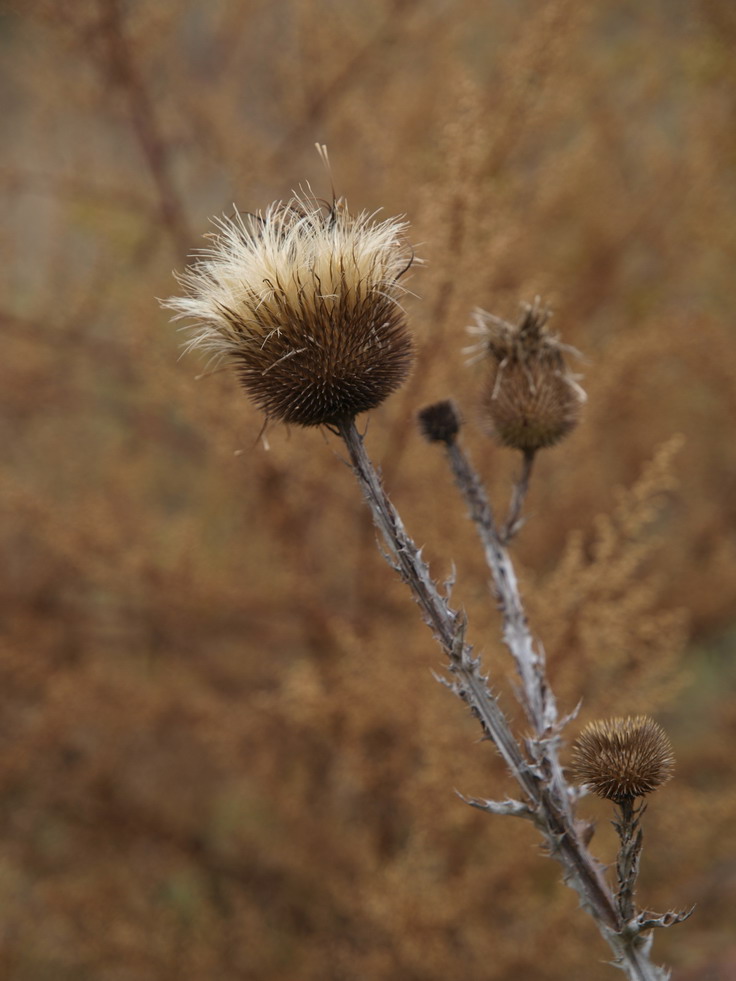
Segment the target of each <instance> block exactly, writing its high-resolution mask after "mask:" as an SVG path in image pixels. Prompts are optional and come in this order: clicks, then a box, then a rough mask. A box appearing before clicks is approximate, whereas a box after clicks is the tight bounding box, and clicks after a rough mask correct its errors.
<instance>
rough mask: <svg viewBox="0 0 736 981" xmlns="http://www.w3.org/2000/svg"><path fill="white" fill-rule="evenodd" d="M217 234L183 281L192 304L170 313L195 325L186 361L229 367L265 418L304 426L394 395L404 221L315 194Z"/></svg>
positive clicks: (401, 356)
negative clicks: (196, 354)
mask: <svg viewBox="0 0 736 981" xmlns="http://www.w3.org/2000/svg"><path fill="white" fill-rule="evenodd" d="M216 225H217V232H216V233H215V234H214V235H213V236H212V240H213V241H212V245H211V247H210V248H209V249H205V250H202V252H201V253H200V254H199V256H198V258H197V259H196V260H195V262H194V264H193V265H192V266H191V267H190V268H189V269H188V270H187V271H186V272H185V273H184V274H183V275H181V276H179V277H178V281H179V282H180V284H181V285H182V286H183V287H184V289H185V290H186V295H185V296H182V297H172V298H170V299H169V300H166V301H165V302H164V306H166V307H168V308H169V309H171V310H174V311H175V313H176V318H175V319H181V318H186V319H189V320H191V321H192V322H193V323H192V325H191V326H190V327H189V328H188V329H189V330H190V331H191V335H190V339H189V342H188V344H187V345H186V349H187V350H199V351H202V352H203V353H204V354H206V355H209V356H210V359H211V360H214V361H215V362H216V361H220V360H223V359H224V360H226V361H229V362H230V363H231V364H232V365H233V366H234V367H235V369H236V371H237V373H238V376H239V378H240V380H241V382H242V384H243V386H244V387H245V389H246V391H247V393H248V395H249V396H250V397H251V398H252V400H253V401H254V402H255V403H256V405H257V406H258V407H259V408H260V409H261V410H262V411H263V412H264V413H265V414H266V416H267V417H268V418H271V419H277V420H281V421H283V422H287V423H296V424H297V425H302V426H318V425H323V424H330V423H334V422H335V421H337V420H338V419H343V418H351V417H354V416H355V415H357V414H358V413H360V412H364V411H366V410H367V409H372V408H374V407H375V406H377V405H379V404H380V403H381V402H382V401H383V400H384V399H385V398H386V397H387V396H388V395H389V394H391V392H393V391H394V390H395V389H396V388H398V387H399V385H400V384H401V383H402V382H403V381H404V379H405V378H406V376H407V374H408V371H409V368H410V366H411V360H412V350H413V346H412V340H411V336H410V334H409V330H408V327H407V324H406V317H405V314H404V311H403V309H402V307H401V305H400V302H399V300H400V297H401V295H402V294H403V293H405V292H406V291H405V290H404V288H403V287H402V286H400V285H399V279H400V278H401V276H402V275H403V273H404V272H406V271H407V270H408V268H409V267H410V265H411V263H412V260H413V252H412V250H411V248H410V246H409V245H408V243H407V240H406V238H405V233H406V230H407V227H408V226H407V223H406V222H405V221H403V220H401V219H397V218H390V219H388V220H384V221H378V220H377V219H376V216H375V214H368V213H366V212H362V213H361V214H358V215H351V214H350V212H349V211H348V209H347V206H346V205H345V203H344V201H342V200H337V201H334V202H332V203H331V204H325V203H323V202H320V201H318V200H317V199H316V198H314V197H313V196H312V194H311V193H309V194H305V195H302V196H300V197H294V198H292V199H291V200H290V201H288V202H287V203H285V204H284V203H281V202H278V203H276V204H274V205H271V207H269V208H268V209H267V210H266V212H265V214H258V215H251V214H246V215H241V214H237V215H236V216H235V217H233V218H222V219H219V220H218V221H217V222H216Z"/></svg>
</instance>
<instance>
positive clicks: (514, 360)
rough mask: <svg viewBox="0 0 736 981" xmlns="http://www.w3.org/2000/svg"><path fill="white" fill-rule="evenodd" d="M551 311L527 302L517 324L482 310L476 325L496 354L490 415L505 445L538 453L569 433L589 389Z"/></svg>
mask: <svg viewBox="0 0 736 981" xmlns="http://www.w3.org/2000/svg"><path fill="white" fill-rule="evenodd" d="M548 318H549V311H547V310H543V309H541V308H540V307H539V305H538V304H536V303H535V305H534V306H529V305H526V306H525V308H524V314H523V316H522V318H521V320H520V321H519V323H518V324H516V325H515V326H513V325H511V324H508V323H506V321H504V320H501V319H499V318H498V317H494V316H493V315H492V314H490V313H486V311H484V310H476V312H475V319H476V324H475V327H474V328H471V330H472V331H473V332H474V333H477V334H480V335H481V336H482V338H483V339H482V341H481V342H480V344H479V345H478V348H479V349H480V350H481V351H482V352H483V353H484V354H485V355H487V356H488V357H489V358H490V361H491V366H492V367H491V373H490V378H489V379H488V383H487V387H486V390H485V393H484V396H483V411H484V416H485V418H486V420H487V422H488V424H489V428H490V431H491V433H492V434H493V436H495V438H496V439H497V440H498V442H499V443H501V445H503V446H509V447H511V448H513V449H516V450H522V451H524V452H527V453H534V452H535V451H536V450H540V449H543V448H544V447H547V446H553V445H554V444H555V443H558V442H559V441H560V440H561V439H562V438H563V437H565V436H566V435H567V434H568V433H569V432H570V431H571V430H572V429H573V428H574V427H575V425H576V424H577V422H578V420H579V418H580V407H581V405H582V403H583V402H584V401H585V393H584V392H583V390H582V389H581V388H580V386H579V385H578V384H577V382H576V381H575V378H574V377H573V375H572V374H571V373H570V371H569V370H568V368H567V365H566V364H565V360H564V357H563V354H564V352H565V351H571V350H572V348H568V347H566V346H565V345H564V344H561V343H560V341H559V340H558V338H557V337H555V336H554V335H553V334H550V333H549V331H548V330H547V329H546V326H545V325H546V322H547V320H548Z"/></svg>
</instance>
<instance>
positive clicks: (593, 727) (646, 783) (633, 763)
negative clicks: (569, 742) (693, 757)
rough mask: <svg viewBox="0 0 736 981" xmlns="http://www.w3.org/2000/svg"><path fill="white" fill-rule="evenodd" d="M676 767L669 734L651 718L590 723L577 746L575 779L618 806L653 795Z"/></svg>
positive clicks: (640, 716)
mask: <svg viewBox="0 0 736 981" xmlns="http://www.w3.org/2000/svg"><path fill="white" fill-rule="evenodd" d="M674 765H675V757H674V754H673V751H672V744H671V743H670V740H669V738H668V736H667V734H666V733H665V731H664V729H662V727H661V726H660V725H658V724H657V723H656V722H655V721H654V719H651V718H650V717H649V716H648V715H636V716H629V717H627V718H620V717H619V718H614V719H608V720H606V721H604V722H600V721H596V722H590V723H589V724H588V725H587V726H585V728H584V729H583V731H582V732H581V733H580V735H579V736H578V738H577V739H576V740H575V743H574V745H573V759H572V769H573V773H574V775H575V778H576V779H577V780H578V781H579V782H580V783H584V784H587V785H588V787H590V789H591V790H592V791H593V792H594V793H595V794H597V795H598V796H599V797H604V798H606V799H608V800H612V801H616V802H617V803H620V802H621V801H623V800H627V799H628V800H631V799H633V798H635V797H645V796H646V795H647V794H651V793H652V791H654V790H656V789H657V788H658V787H661V786H662V784H663V783H666V782H667V781H668V780H669V779H670V777H671V776H672V773H673V770H674Z"/></svg>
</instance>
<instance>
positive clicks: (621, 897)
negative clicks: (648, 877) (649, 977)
mask: <svg viewBox="0 0 736 981" xmlns="http://www.w3.org/2000/svg"><path fill="white" fill-rule="evenodd" d="M645 810H646V804H642V805H641V806H640V807H638V808H637V807H635V806H634V798H633V797H624V798H622V800H621V801H619V804H618V814H617V818H618V820H616V821H614V822H613V826H614V828H615V829H616V832H617V833H618V836H619V839H620V841H621V847H620V849H619V853H618V859H617V860H616V872H617V875H618V886H619V888H618V894H617V896H616V902H617V904H618V909H619V913H620V914H621V919H622V920H623V921H624V923H628V922H629V921H630V920H631V919H632V918H633V916H634V914H635V913H636V906H635V905H634V893H635V891H636V880H637V878H638V875H639V861H640V859H641V850H642V837H643V833H642V829H641V827H640V821H641V816H642V814H643V813H644V811H645Z"/></svg>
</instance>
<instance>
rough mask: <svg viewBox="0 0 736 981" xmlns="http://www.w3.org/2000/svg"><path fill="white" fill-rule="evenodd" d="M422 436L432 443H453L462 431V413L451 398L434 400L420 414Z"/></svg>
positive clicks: (418, 417) (418, 416)
mask: <svg viewBox="0 0 736 981" xmlns="http://www.w3.org/2000/svg"><path fill="white" fill-rule="evenodd" d="M417 419H418V421H419V429H420V430H421V433H422V436H424V438H425V439H426V440H428V441H429V442H430V443H448V444H449V443H451V442H452V441H453V440H454V439H455V437H456V436H457V434H458V433H459V432H460V413H459V412H458V411H457V408H456V407H455V403H454V402H452V401H451V400H450V399H446V400H445V401H444V402H434V403H433V404H432V405H428V406H427V407H426V408H425V409H422V410H421V411H420V412H419V413H418V415H417Z"/></svg>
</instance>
